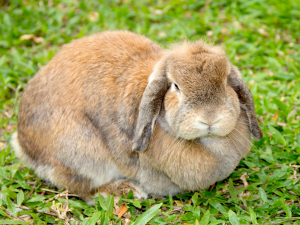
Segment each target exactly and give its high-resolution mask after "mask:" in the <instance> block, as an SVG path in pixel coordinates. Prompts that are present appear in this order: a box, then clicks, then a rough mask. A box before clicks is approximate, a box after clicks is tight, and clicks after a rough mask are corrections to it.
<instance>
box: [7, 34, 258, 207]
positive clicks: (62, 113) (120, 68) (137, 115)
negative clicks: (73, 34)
mask: <svg viewBox="0 0 300 225" xmlns="http://www.w3.org/2000/svg"><path fill="white" fill-rule="evenodd" d="M251 134H252V135H253V137H254V138H255V139H256V140H259V139H261V138H262V132H261V130H260V127H259V124H258V121H257V119H256V115H255V107H254V103H253V97H252V95H251V92H250V90H249V88H248V87H247V85H246V84H245V82H244V81H243V80H242V78H241V74H240V72H239V70H238V68H237V67H235V66H234V65H233V64H232V63H231V62H230V61H229V59H228V58H227V56H226V54H225V52H224V50H223V48H222V47H220V46H214V45H211V44H207V43H206V42H204V41H202V40H198V41H195V42H187V41H184V42H182V43H179V44H176V45H174V46H173V47H172V48H170V49H162V48H161V47H160V46H159V45H157V44H156V43H154V42H152V41H151V40H150V39H148V38H146V37H144V36H142V35H139V34H134V33H131V32H129V31H104V32H101V33H97V34H94V35H91V36H88V37H84V38H81V39H78V40H74V41H72V42H71V43H69V44H66V45H65V46H64V47H63V49H62V50H61V51H60V52H59V53H58V54H57V55H56V56H54V57H53V59H52V60H51V61H50V62H49V63H48V64H47V65H46V66H44V67H43V68H41V69H40V70H39V71H38V72H37V74H36V75H35V76H34V77H33V78H32V80H31V81H30V82H29V84H28V86H27V89H26V90H25V92H24V93H23V95H22V99H21V103H20V108H19V114H18V129H17V132H16V133H14V134H13V137H12V146H13V148H14V149H15V152H16V155H17V156H18V157H20V158H22V159H23V160H24V161H25V162H26V163H27V165H28V166H29V167H30V168H32V169H34V171H35V173H36V174H37V175H38V176H39V177H41V178H42V179H45V180H47V181H50V182H51V183H52V184H54V185H56V186H57V187H59V188H66V189H69V190H70V191H71V192H73V193H75V194H78V195H79V196H80V197H81V198H82V199H84V200H85V201H87V202H88V203H89V204H93V198H92V197H93V196H98V195H99V194H101V195H103V196H104V197H107V196H108V194H114V195H115V197H120V196H121V195H122V194H127V193H128V192H129V191H130V190H132V191H133V193H134V197H135V198H139V199H146V198H147V197H148V195H149V194H153V195H156V196H167V195H169V194H171V195H176V194H178V193H182V192H184V191H198V190H200V189H205V188H207V187H209V186H210V185H212V184H214V183H215V182H218V181H221V180H223V179H225V178H227V177H228V176H229V175H230V174H231V173H232V171H233V170H234V169H235V168H236V166H237V165H238V163H239V162H240V160H241V159H242V158H243V157H244V156H245V155H246V154H247V153H248V152H249V151H250V148H251Z"/></svg>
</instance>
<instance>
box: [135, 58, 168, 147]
mask: <svg viewBox="0 0 300 225" xmlns="http://www.w3.org/2000/svg"><path fill="white" fill-rule="evenodd" d="M166 65H167V59H166V57H163V59H161V60H160V61H159V62H158V63H157V64H156V65H155V67H154V70H153V72H152V73H151V75H150V77H149V79H148V85H147V87H146V89H145V91H144V93H143V97H142V100H141V103H140V106H139V116H138V121H137V125H136V130H135V134H134V140H133V146H132V149H133V150H134V151H136V152H140V151H144V150H146V148H147V146H148V143H149V140H150V137H151V135H152V132H153V128H154V123H155V120H156V118H157V116H158V114H159V112H160V110H161V107H162V103H163V99H164V96H165V94H166V92H167V89H168V80H167V75H166Z"/></svg>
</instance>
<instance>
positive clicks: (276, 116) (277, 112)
mask: <svg viewBox="0 0 300 225" xmlns="http://www.w3.org/2000/svg"><path fill="white" fill-rule="evenodd" d="M278 115H279V110H278V109H277V110H276V113H275V115H274V117H273V118H272V119H271V120H272V121H274V122H276V121H277V119H278Z"/></svg>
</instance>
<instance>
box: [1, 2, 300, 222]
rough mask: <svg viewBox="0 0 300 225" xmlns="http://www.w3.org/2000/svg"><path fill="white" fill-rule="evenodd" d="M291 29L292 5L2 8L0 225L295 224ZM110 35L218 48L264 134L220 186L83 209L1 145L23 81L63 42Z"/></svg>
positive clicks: (297, 120)
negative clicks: (240, 80) (237, 72)
mask: <svg viewBox="0 0 300 225" xmlns="http://www.w3.org/2000/svg"><path fill="white" fill-rule="evenodd" d="M299 27H300V1H299V0H285V1H276V0H268V1H267V0H247V1H242V0H240V1H238V0H231V1H226V0H215V1H209V0H206V1H203V0H201V1H192V0H186V1H179V0H174V1H167V0H159V1H153V0H150V1H145V0H136V1H134V0H123V1H120V0H117V1H116V0H114V1H94V0H90V1H67V0H64V1H56V0H53V1H34V0H27V1H25V0H24V1H21V0H19V1H17V0H11V1H7V0H0V31H1V32H0V74H1V76H0V127H1V130H0V184H1V194H0V224H47V223H50V224H52V223H55V224H64V223H65V224H68V223H69V224H76V223H82V224H95V223H96V222H97V221H98V223H100V224H129V222H130V223H131V224H146V223H148V224H203V225H206V224H233V225H237V224H300V207H299V206H300V202H299V196H300V182H299V180H300V172H299V168H300V116H299V115H300V38H299ZM113 29H122V30H131V31H133V32H136V33H140V34H143V35H146V36H147V37H149V38H151V39H152V40H154V41H156V42H158V43H159V44H161V45H162V46H166V45H167V44H168V43H171V42H176V41H180V40H183V39H189V40H196V39H199V38H204V39H207V40H208V41H210V42H213V43H222V44H224V45H225V46H226V48H227V54H228V56H229V58H230V60H231V61H232V62H233V63H234V64H235V65H236V66H238V67H239V68H240V69H241V72H242V74H243V77H244V80H245V81H246V82H247V83H248V85H249V86H250V88H251V91H252V93H253V96H254V101H255V105H256V112H257V116H258V117H259V120H260V125H261V127H262V129H263V132H264V138H263V139H262V140H261V141H258V142H254V145H253V147H252V151H251V153H250V154H249V155H248V156H247V157H246V158H244V159H243V160H241V162H240V164H239V166H238V168H237V169H236V170H235V171H234V172H233V173H232V174H231V175H230V177H229V178H228V179H226V180H224V181H222V182H218V183H217V184H216V185H215V186H213V187H211V188H209V189H207V190H199V191H198V192H196V193H186V194H183V195H178V196H176V197H173V198H172V197H167V198H162V199H148V200H145V201H140V200H133V199H132V195H131V194H129V196H124V198H122V199H121V201H120V204H118V205H115V206H114V204H113V197H110V198H108V199H107V200H106V201H104V199H103V198H102V197H99V198H96V200H95V201H96V206H95V207H90V206H87V205H86V204H85V203H84V202H83V201H82V200H80V199H79V198H77V197H76V196H72V194H70V193H68V192H66V191H64V190H57V189H56V188H55V187H52V186H50V184H49V183H46V182H44V181H42V180H40V179H39V178H37V177H36V176H35V175H34V173H33V171H31V170H29V169H28V168H27V167H26V166H24V165H22V164H21V163H20V161H19V160H18V159H16V157H15V155H14V153H13V152H12V149H11V147H10V145H9V144H10V143H9V142H10V137H11V134H12V133H13V132H14V131H15V130H16V124H17V113H18V107H19V101H20V97H21V95H22V92H23V90H24V89H25V88H26V83H27V82H28V80H30V78H31V77H32V76H33V75H34V74H35V73H36V72H37V71H38V69H39V67H41V66H43V65H45V64H46V63H47V62H48V61H49V60H50V59H51V58H52V57H53V55H55V54H56V53H57V52H58V50H59V49H60V47H61V46H62V45H63V44H64V43H68V42H70V41H71V40H72V39H75V38H80V37H83V36H86V35H89V34H93V33H96V32H100V31H103V30H113ZM26 34H32V35H34V36H23V35H26ZM123 212H126V213H125V214H124V215H123V216H122V217H121V218H118V217H117V216H118V215H120V216H121V214H122V213H123Z"/></svg>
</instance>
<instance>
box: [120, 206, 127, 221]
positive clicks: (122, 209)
mask: <svg viewBox="0 0 300 225" xmlns="http://www.w3.org/2000/svg"><path fill="white" fill-rule="evenodd" d="M127 210H128V208H127V207H126V206H125V205H121V209H120V212H119V215H118V218H121V217H122V216H123V215H124V213H125V212H127Z"/></svg>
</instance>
